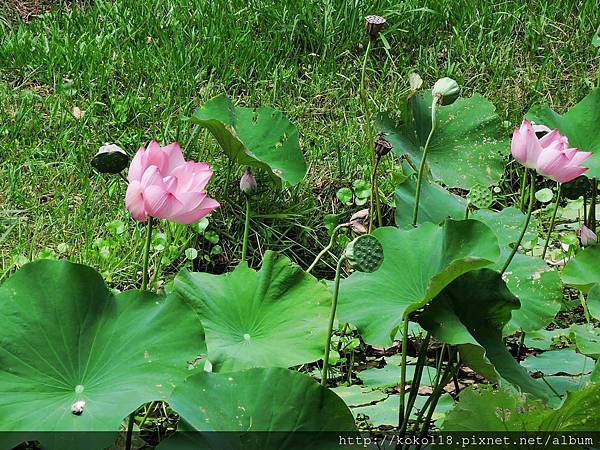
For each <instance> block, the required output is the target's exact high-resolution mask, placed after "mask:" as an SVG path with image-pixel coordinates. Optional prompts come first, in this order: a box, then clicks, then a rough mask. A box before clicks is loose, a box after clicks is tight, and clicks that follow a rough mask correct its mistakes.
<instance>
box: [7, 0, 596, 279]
mask: <svg viewBox="0 0 600 450" xmlns="http://www.w3.org/2000/svg"><path fill="white" fill-rule="evenodd" d="M366 14H381V15H384V16H385V17H386V18H387V20H388V27H387V28H386V30H385V37H386V39H387V41H388V42H389V44H390V48H385V47H384V46H383V45H382V43H381V42H380V43H378V44H377V46H376V47H375V49H374V51H373V53H372V58H371V61H370V64H369V65H368V73H367V77H368V90H369V96H370V100H371V102H372V104H373V105H375V108H376V109H381V110H383V109H387V108H390V109H393V108H394V107H395V106H396V105H399V104H400V99H401V98H402V96H403V95H404V93H405V91H406V88H407V86H408V81H407V74H408V73H409V72H410V71H417V72H418V73H419V74H420V75H421V76H422V77H423V79H424V80H425V85H426V86H430V85H432V84H433V82H434V81H435V80H436V79H437V78H439V77H442V76H450V77H453V78H455V79H456V80H457V81H458V82H459V84H460V85H461V86H462V87H463V94H464V95H465V94H466V95H469V94H470V93H472V92H479V93H481V94H483V95H485V96H486V97H487V98H488V99H489V100H491V101H492V102H493V103H494V104H495V105H496V107H497V110H498V113H499V115H500V116H501V117H502V118H503V119H505V120H506V121H508V122H509V124H510V126H512V125H514V124H516V123H517V122H518V121H519V120H520V119H521V117H522V115H523V114H524V112H526V111H527V110H528V109H529V106H530V105H531V104H532V103H534V102H537V101H542V100H543V101H547V102H549V103H550V104H551V105H552V106H553V107H554V108H555V109H558V110H564V109H566V108H567V107H569V106H570V105H572V104H574V103H576V102H577V101H578V100H579V99H580V98H582V97H583V96H584V95H585V94H586V93H587V92H588V91H589V89H590V87H591V85H592V84H593V82H594V80H595V79H596V76H597V75H596V70H597V66H598V63H599V61H598V57H597V56H595V50H594V49H593V48H592V47H591V45H590V40H591V36H592V34H593V32H594V31H595V30H596V28H597V26H598V24H599V23H600V15H599V14H598V11H597V7H596V2H595V1H593V0H588V1H561V2H554V1H552V2H551V1H546V2H544V1H539V0H538V1H529V2H520V1H512V0H511V1H502V2H494V3H493V4H492V3H491V2H487V1H480V2H477V4H474V3H473V2H471V1H466V0H460V1H453V0H444V1H440V0H438V1H433V0H431V1H416V0H409V1H405V2H402V3H400V2H396V1H392V0H375V1H371V2H367V1H364V0H353V1H347V0H321V1H316V0H311V1H302V2H300V1H298V2H291V4H287V5H286V4H285V2H276V1H273V0H251V1H241V0H229V1H226V0H222V1H216V0H215V1H211V2H207V1H204V0H164V1H160V2H159V1H157V2H148V1H142V0H131V1H128V2H114V3H113V2H109V1H105V0H98V1H96V2H95V4H94V6H92V7H89V8H83V9H79V8H75V9H72V10H69V11H64V12H60V11H59V12H55V13H53V14H51V15H50V14H45V15H43V16H41V17H39V18H37V19H35V20H33V21H32V22H31V23H29V24H22V23H15V22H12V21H9V20H3V19H0V29H2V31H3V32H2V34H1V35H0V252H1V253H0V255H1V258H0V260H1V266H0V277H2V278H4V277H6V276H7V275H8V274H10V273H11V272H12V271H13V270H14V269H15V268H16V267H18V266H19V265H20V264H22V263H23V262H24V261H26V260H27V259H34V258H37V257H40V256H43V255H45V254H48V253H49V252H50V251H52V252H54V253H55V254H57V255H59V256H66V257H69V258H71V259H73V260H75V261H82V262H86V263H88V264H91V265H92V266H94V267H96V268H97V269H99V270H100V271H101V272H102V273H103V274H104V275H105V276H106V277H107V278H108V279H109V281H111V283H112V284H113V285H115V286H118V287H126V286H128V285H130V284H131V283H134V282H136V276H135V274H136V272H139V270H140V266H141V262H140V260H141V258H140V257H139V255H140V254H141V245H142V244H141V239H139V233H140V232H141V227H139V226H138V224H136V223H134V221H133V220H131V219H130V218H129V216H128V214H127V211H126V209H125V207H124V203H123V197H124V191H125V186H124V184H123V183H121V182H120V181H119V180H118V179H117V178H116V177H112V178H111V177H104V176H100V175H98V174H96V173H94V172H93V171H92V170H91V168H90V166H89V160H90V159H91V157H92V156H93V155H94V154H95V152H96V151H97V149H98V147H99V146H100V145H102V144H103V143H105V142H115V143H118V144H119V145H121V146H122V147H123V148H125V149H126V150H127V151H128V152H129V153H131V154H133V153H134V152H135V150H137V148H138V147H139V146H140V145H141V144H145V143H146V142H148V141H149V140H150V139H152V138H156V139H158V140H160V141H162V142H163V143H167V142H170V141H172V140H175V139H177V140H179V141H180V142H181V144H182V146H183V148H184V151H185V153H186V156H187V157H188V158H191V159H198V160H208V161H210V162H211V163H212V164H213V166H214V168H215V177H214V179H213V181H212V182H211V185H210V193H211V195H212V196H213V197H215V198H217V199H220V200H223V203H224V207H223V208H222V209H221V210H220V211H219V212H218V213H216V214H214V215H213V219H212V220H211V225H210V226H209V230H213V231H215V232H216V233H217V234H218V236H219V237H220V241H219V243H218V245H220V246H221V248H222V250H223V252H222V253H221V254H213V255H212V256H210V258H209V259H210V261H203V262H202V263H201V264H198V263H197V262H196V263H194V264H195V267H196V268H197V267H200V268H201V269H206V270H210V271H222V270H225V269H227V268H228V267H229V266H231V265H234V264H236V263H237V259H238V258H239V253H240V247H241V245H240V242H241V239H240V238H241V234H242V227H243V220H242V217H241V216H242V211H243V210H242V207H241V205H242V204H243V202H242V201H241V200H240V198H239V195H238V193H237V189H236V185H237V176H238V175H240V174H241V171H240V173H236V174H235V178H236V180H234V181H232V183H231V189H230V192H229V193H226V192H224V187H225V181H224V180H225V175H224V174H225V172H226V167H227V166H226V161H225V160H224V159H223V158H222V157H221V155H220V153H219V150H218V147H217V146H216V143H215V141H214V140H213V139H212V138H211V137H210V136H209V135H207V133H206V132H205V131H203V130H197V129H195V128H194V127H193V126H191V125H190V124H189V122H185V121H182V120H181V116H186V115H190V114H191V113H192V111H193V110H194V109H195V108H196V107H197V106H198V105H200V104H202V102H204V101H206V100H208V99H209V98H211V97H213V96H215V95H217V94H220V93H223V92H225V93H227V94H228V95H230V96H232V97H233V98H235V99H236V102H237V103H238V104H240V105H247V106H259V105H270V106H273V107H275V108H278V109H280V110H282V111H284V112H285V113H286V114H287V115H288V116H289V117H290V118H291V119H292V121H293V122H295V123H296V124H297V126H298V128H299V129H300V132H301V136H302V137H301V139H302V146H303V150H304V152H305V155H306V157H307V160H308V161H309V165H310V171H309V176H308V177H307V179H306V180H305V181H304V182H303V183H302V184H301V185H300V186H298V187H295V188H293V189H288V190H284V191H282V192H279V193H277V194H274V193H273V191H272V189H271V188H270V187H269V186H268V185H267V181H266V179H265V178H262V181H263V182H262V183H261V186H262V187H261V195H259V196H258V197H257V198H256V200H255V201H254V206H253V207H254V209H255V211H256V214H257V217H255V219H254V220H253V233H252V234H251V238H250V252H251V256H252V257H253V262H254V263H255V264H256V263H258V262H259V257H260V254H261V253H262V252H264V250H265V249H266V248H271V249H275V250H281V251H283V252H284V253H285V254H287V255H288V256H290V257H292V258H293V259H294V260H296V261H297V262H299V263H300V264H301V265H303V266H304V267H306V266H307V265H308V264H309V263H310V262H311V261H312V258H313V257H314V255H315V254H316V253H317V252H318V251H319V250H320V248H321V247H322V246H323V245H324V244H325V243H326V240H327V239H328V238H327V233H326V230H325V227H324V225H323V220H324V216H325V215H326V214H329V213H336V214H340V216H342V217H345V216H346V215H349V214H350V213H351V212H352V211H353V210H351V209H348V208H344V207H343V206H342V205H340V203H339V202H337V200H336V199H335V192H336V191H337V189H338V188H340V187H342V186H348V185H350V183H351V182H352V181H353V180H354V179H357V178H366V177H367V176H368V152H367V150H366V149H365V145H366V144H365V142H364V141H365V139H364V132H363V125H364V120H363V114H362V111H361V106H360V102H359V98H358V93H357V85H358V80H359V78H360V65H361V58H362V56H363V51H364V49H363V46H364V44H365V43H366V42H365V36H364V28H363V27H364V25H363V16H364V15H366ZM73 107H78V108H80V109H81V110H82V111H84V115H83V116H82V117H81V118H80V119H77V118H75V117H74V116H73V115H72V113H71V112H72V109H73ZM509 132H510V130H509V129H508V128H507V133H509ZM338 156H339V158H338ZM339 161H341V164H340V163H339ZM395 164H396V161H394V160H393V159H392V158H391V157H388V159H387V160H386V162H385V165H384V171H383V173H384V177H385V181H384V182H383V189H385V191H386V192H387V194H388V196H389V197H388V199H387V200H388V201H391V199H392V197H391V196H392V191H393V189H392V188H393V182H392V177H391V172H392V171H393V170H394V166H395ZM228 198H229V201H227V199H228ZM387 219H388V220H391V214H390V215H389V217H387ZM115 220H118V221H121V222H123V223H124V224H125V227H124V228H122V229H120V230H118V232H117V231H115V228H119V226H118V224H114V223H113V224H112V225H111V226H107V225H106V224H107V223H110V222H112V221H115ZM111 230H113V231H112V234H111ZM164 231H165V232H169V233H171V234H178V235H180V236H182V235H184V234H185V233H183V232H182V231H181V230H178V229H177V228H176V227H170V228H169V229H167V230H164ZM188 236H189V239H191V240H190V241H189V242H188V238H187V237H186V238H185V239H184V238H181V239H180V240H179V241H178V246H179V247H180V248H179V249H178V250H173V252H174V254H175V253H178V252H179V250H183V249H185V248H186V247H187V246H195V247H197V248H198V249H199V250H200V252H201V253H202V254H208V253H210V251H211V249H213V250H212V251H213V253H218V252H215V251H214V246H215V243H214V241H215V239H214V237H213V238H212V239H210V240H212V241H213V242H210V240H208V239H205V238H203V237H202V236H195V235H193V234H189V235H188ZM98 238H101V239H105V241H106V240H108V243H107V242H105V241H102V242H99V241H98V240H97V239H98ZM61 244H62V245H61ZM107 249H108V253H107ZM182 261H183V255H181V257H180V258H175V257H174V258H171V259H169V261H167V262H166V265H167V267H166V270H167V273H172V272H173V271H174V270H175V268H176V267H177V265H178V264H179V263H181V262H182ZM327 263H328V264H327ZM331 263H332V260H331V258H326V262H325V264H324V265H322V267H321V270H324V271H326V270H328V267H329V268H330V265H331Z"/></svg>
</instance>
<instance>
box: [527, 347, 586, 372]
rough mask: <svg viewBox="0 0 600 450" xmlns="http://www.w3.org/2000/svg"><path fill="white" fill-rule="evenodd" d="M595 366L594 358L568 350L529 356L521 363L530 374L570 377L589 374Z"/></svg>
mask: <svg viewBox="0 0 600 450" xmlns="http://www.w3.org/2000/svg"><path fill="white" fill-rule="evenodd" d="M594 364H595V363H594V360H593V359H592V358H588V357H587V356H585V355H582V354H581V353H577V352H576V351H575V350H571V349H568V348H565V349H561V350H552V351H549V352H544V353H542V354H540V355H533V356H528V357H527V358H526V359H525V360H524V361H523V362H522V363H521V365H522V366H523V367H525V368H526V369H527V370H529V371H530V372H541V373H543V374H544V375H556V374H560V373H566V374H568V375H580V374H587V373H590V372H591V371H592V370H593V369H594Z"/></svg>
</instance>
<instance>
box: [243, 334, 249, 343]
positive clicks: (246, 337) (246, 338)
mask: <svg viewBox="0 0 600 450" xmlns="http://www.w3.org/2000/svg"><path fill="white" fill-rule="evenodd" d="M244 339H245V340H246V341H249V340H250V335H249V334H248V333H246V334H244Z"/></svg>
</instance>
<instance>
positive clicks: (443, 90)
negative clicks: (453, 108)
mask: <svg viewBox="0 0 600 450" xmlns="http://www.w3.org/2000/svg"><path fill="white" fill-rule="evenodd" d="M459 93H460V88H459V87H458V83H457V82H456V81H454V80H453V79H452V78H448V77H444V78H440V79H439V80H437V81H436V82H435V84H434V85H433V89H432V90H431V94H432V95H433V97H434V98H435V99H437V102H438V103H439V104H440V105H443V106H446V105H451V104H452V103H454V102H455V101H456V99H457V98H458V94H459Z"/></svg>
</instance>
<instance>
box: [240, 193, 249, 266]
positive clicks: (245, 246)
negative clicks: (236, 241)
mask: <svg viewBox="0 0 600 450" xmlns="http://www.w3.org/2000/svg"><path fill="white" fill-rule="evenodd" d="M244 197H246V220H245V222H244V240H243V241H242V259H241V261H246V252H247V251H248V233H249V232H250V197H249V196H248V195H244Z"/></svg>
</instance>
